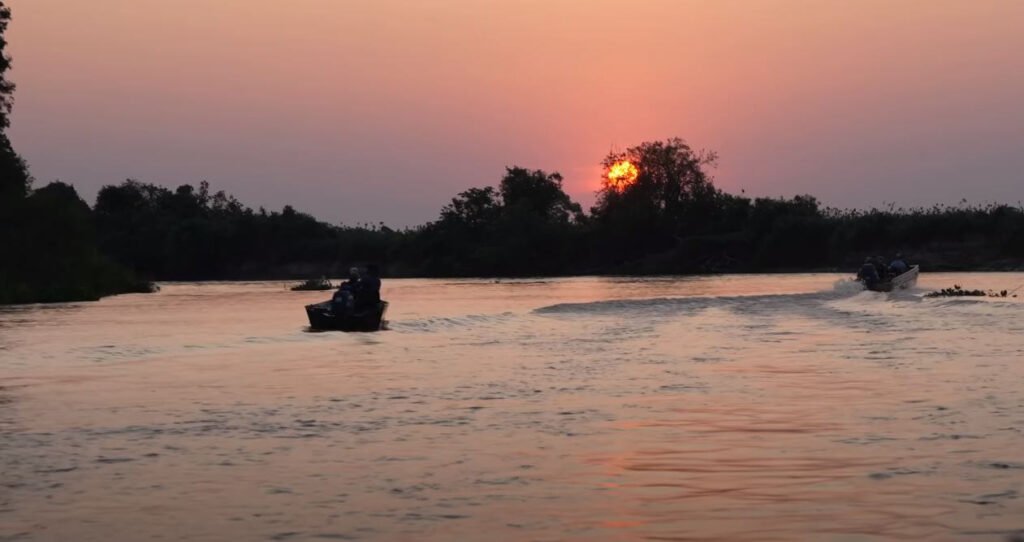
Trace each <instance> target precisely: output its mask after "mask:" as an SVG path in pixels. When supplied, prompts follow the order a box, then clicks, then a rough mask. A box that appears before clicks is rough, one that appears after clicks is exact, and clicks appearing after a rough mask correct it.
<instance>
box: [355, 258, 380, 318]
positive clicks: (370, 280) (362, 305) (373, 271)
mask: <svg viewBox="0 0 1024 542" xmlns="http://www.w3.org/2000/svg"><path fill="white" fill-rule="evenodd" d="M355 294H356V295H355V301H356V303H355V304H356V310H366V309H370V308H373V307H376V306H377V304H378V303H380V268H379V267H377V266H376V265H374V264H370V265H368V266H366V276H365V277H363V278H362V279H360V280H359V285H358V287H357V288H356V291H355Z"/></svg>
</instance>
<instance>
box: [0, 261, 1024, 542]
mask: <svg viewBox="0 0 1024 542" xmlns="http://www.w3.org/2000/svg"><path fill="white" fill-rule="evenodd" d="M840 279H842V277H839V276H837V275H783V276H731V277H715V278H652V279H627V278H606V279H593V278H580V279H564V280H540V281H538V280H531V281H499V282H495V281H484V280H476V281H473V280H470V281H427V280H404V281H398V280H395V281H388V282H387V283H386V284H385V292H384V293H385V297H386V298H388V299H389V300H390V301H391V302H392V305H391V309H390V311H389V318H390V319H391V326H390V327H391V330H390V331H386V332H382V333H376V334H343V333H308V332H306V330H305V321H304V317H305V316H304V313H303V310H302V305H303V304H305V303H309V302H312V301H316V300H318V299H319V297H321V296H322V295H323V294H322V293H316V292H290V291H287V290H285V289H284V288H283V287H282V285H281V284H278V283H208V284H169V285H165V287H164V288H163V290H162V291H161V292H160V293H158V294H154V295H127V296H121V297H115V298H110V299H105V300H103V301H101V302H99V303H82V304H66V305H52V306H27V307H8V308H4V309H0V437H2V440H0V472H2V477H0V540H150V539H152V540H484V539H486V540H616V541H618V540H712V539H732V540H794V539H817V540H881V539H917V540H944V539H963V540H1005V539H1007V538H1008V537H1010V536H1012V535H1013V534H1014V533H1016V532H1018V531H1019V530H1021V529H1024V498H1022V493H1024V455H1022V453H1021V450H1022V449H1024V435H1022V431H1024V364H1021V363H1020V361H1021V359H1022V358H1024V318H1022V317H1024V304H1022V303H1021V302H1019V301H1018V300H1013V299H1005V300H991V299H922V298H921V293H923V291H914V292H903V293H899V294H892V295H887V294H878V293H872V292H861V291H857V290H856V289H851V288H850V287H849V284H846V283H844V282H843V281H842V280H840ZM953 283H959V284H969V285H970V286H971V287H977V288H992V289H1006V288H1012V287H1015V286H1016V285H1018V284H1020V283H1024V274H975V275H925V276H922V286H923V287H924V288H928V289H933V288H940V287H945V286H948V285H950V284H953Z"/></svg>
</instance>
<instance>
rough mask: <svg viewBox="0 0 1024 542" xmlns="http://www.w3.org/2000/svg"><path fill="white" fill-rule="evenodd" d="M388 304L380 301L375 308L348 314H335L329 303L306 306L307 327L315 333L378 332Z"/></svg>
mask: <svg viewBox="0 0 1024 542" xmlns="http://www.w3.org/2000/svg"><path fill="white" fill-rule="evenodd" d="M387 310H388V302H387V301H381V302H380V303H377V306H376V307H371V308H369V309H366V310H364V311H360V312H353V313H350V314H335V313H334V312H333V311H332V310H331V302H330V301H324V302H323V303H314V304H313V305H306V316H308V317H309V327H310V328H312V329H314V330H317V331H329V330H333V331H380V329H381V327H382V326H383V324H384V313H385V312H387Z"/></svg>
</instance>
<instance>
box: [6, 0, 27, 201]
mask: <svg viewBox="0 0 1024 542" xmlns="http://www.w3.org/2000/svg"><path fill="white" fill-rule="evenodd" d="M10 21H11V9H10V8H9V7H7V6H6V5H4V2H3V0H0V213H3V212H4V209H3V207H4V205H3V202H5V201H6V202H11V201H13V200H16V199H20V198H24V197H25V196H27V195H28V190H29V186H30V184H31V177H29V174H28V168H27V167H26V166H25V161H24V160H22V159H21V157H20V156H18V154H17V153H16V152H14V148H13V147H12V146H11V141H10V140H9V139H8V137H7V128H9V127H10V126H11V120H10V113H11V109H12V108H13V107H14V83H13V82H11V81H9V80H8V79H7V71H8V70H9V69H10V68H11V57H10V55H8V54H7V37H6V36H7V26H8V25H9V24H10ZM7 212H10V209H8V210H7Z"/></svg>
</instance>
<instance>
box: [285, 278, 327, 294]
mask: <svg viewBox="0 0 1024 542" xmlns="http://www.w3.org/2000/svg"><path fill="white" fill-rule="evenodd" d="M333 289H334V285H332V284H331V281H329V280H327V279H309V280H307V281H306V282H303V283H302V284H298V285H296V286H292V291H293V292H307V291H319V290H333Z"/></svg>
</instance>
